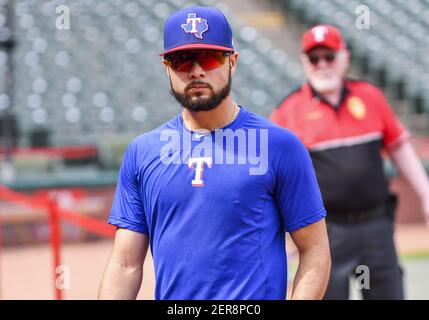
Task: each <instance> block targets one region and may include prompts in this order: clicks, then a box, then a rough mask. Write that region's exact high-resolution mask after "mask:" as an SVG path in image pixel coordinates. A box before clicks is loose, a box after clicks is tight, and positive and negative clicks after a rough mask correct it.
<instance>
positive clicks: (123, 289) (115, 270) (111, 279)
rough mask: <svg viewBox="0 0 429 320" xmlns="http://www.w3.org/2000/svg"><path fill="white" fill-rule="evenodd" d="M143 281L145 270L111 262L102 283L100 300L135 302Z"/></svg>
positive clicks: (99, 293) (99, 294)
mask: <svg viewBox="0 0 429 320" xmlns="http://www.w3.org/2000/svg"><path fill="white" fill-rule="evenodd" d="M142 279H143V268H134V267H125V266H122V265H121V264H118V263H115V262H110V263H109V264H108V266H107V268H106V271H105V272H104V275H103V279H102V281H101V285H100V290H99V292H98V299H100V300H135V299H136V298H137V294H138V292H139V290H140V286H141V283H142Z"/></svg>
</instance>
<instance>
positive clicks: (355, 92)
mask: <svg viewBox="0 0 429 320" xmlns="http://www.w3.org/2000/svg"><path fill="white" fill-rule="evenodd" d="M302 47H303V48H302V49H303V50H302V56H301V59H302V64H303V67H304V70H305V73H306V76H307V78H308V82H307V83H305V84H304V85H302V86H301V87H300V88H299V89H298V90H295V91H294V92H292V93H291V94H290V95H289V96H288V97H287V98H286V99H285V100H284V101H283V103H281V104H280V105H279V107H278V108H277V109H276V110H274V111H273V113H272V115H271V120H272V121H273V122H275V123H277V124H278V125H280V126H282V127H286V128H288V129H290V130H291V131H293V132H294V133H295V134H297V135H298V137H300V138H301V140H302V141H303V142H304V144H305V145H306V147H307V148H308V150H309V152H310V155H311V158H312V161H313V165H314V167H315V169H316V174H317V178H318V181H319V185H320V188H321V191H322V195H323V198H324V203H325V207H326V209H327V212H328V215H327V222H328V233H329V238H330V247H331V255H332V270H331V277H330V282H329V285H328V290H327V292H326V296H325V298H326V299H348V297H349V277H350V276H352V275H355V276H356V275H357V274H356V273H357V272H358V271H357V270H361V269H360V268H358V269H357V267H358V266H360V265H364V266H367V267H368V268H369V271H370V273H369V275H370V278H369V288H368V287H364V289H366V290H363V291H362V294H363V298H364V299H403V297H404V293H403V284H402V271H401V268H400V266H399V264H398V258H397V254H396V250H395V245H394V240H393V222H394V221H393V220H394V219H393V211H394V207H395V203H396V198H395V196H394V195H393V194H392V193H389V190H388V183H387V181H386V178H385V176H384V171H383V160H382V157H381V150H382V149H384V150H385V151H387V153H388V154H389V155H390V157H391V158H392V160H393V161H394V163H395V164H396V167H397V168H398V169H399V172H400V173H401V175H402V176H403V177H404V178H406V179H407V180H408V181H409V182H410V184H411V186H412V187H413V189H414V190H415V191H416V193H417V195H418V196H419V199H420V200H421V206H422V210H423V213H424V214H425V217H426V220H427V221H428V223H429V182H428V178H427V175H426V173H425V171H424V169H423V166H422V165H421V163H420V161H419V159H418V157H417V156H416V154H415V152H414V150H413V148H412V147H411V145H410V143H409V133H408V132H407V131H406V130H405V129H404V127H403V126H402V124H401V123H400V122H399V120H398V119H397V118H396V116H395V114H394V113H393V111H392V110H391V108H390V106H389V103H388V102H387V100H386V98H385V97H384V95H383V93H382V92H381V91H380V90H379V89H378V88H376V87H374V86H373V85H371V84H369V83H367V82H364V81H355V80H348V79H346V78H345V76H346V73H347V70H348V68H349V65H350V51H349V50H348V49H347V46H346V44H345V42H344V40H343V38H342V35H341V33H340V31H339V30H338V29H337V28H335V27H333V26H329V25H318V26H315V27H313V28H311V29H310V30H308V31H307V32H306V33H305V34H304V36H303V39H302Z"/></svg>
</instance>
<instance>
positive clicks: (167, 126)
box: [128, 118, 176, 153]
mask: <svg viewBox="0 0 429 320" xmlns="http://www.w3.org/2000/svg"><path fill="white" fill-rule="evenodd" d="M175 119H176V118H173V119H171V120H169V121H167V122H165V123H163V124H162V125H160V126H159V127H157V128H155V129H153V130H150V131H147V132H145V133H142V134H140V135H139V136H137V137H135V138H134V139H132V140H131V142H130V143H129V145H128V148H131V149H133V150H135V151H141V152H144V153H147V152H148V151H150V150H155V151H156V150H158V149H159V148H160V147H162V145H161V135H162V133H163V132H165V131H166V130H175V127H174V121H175Z"/></svg>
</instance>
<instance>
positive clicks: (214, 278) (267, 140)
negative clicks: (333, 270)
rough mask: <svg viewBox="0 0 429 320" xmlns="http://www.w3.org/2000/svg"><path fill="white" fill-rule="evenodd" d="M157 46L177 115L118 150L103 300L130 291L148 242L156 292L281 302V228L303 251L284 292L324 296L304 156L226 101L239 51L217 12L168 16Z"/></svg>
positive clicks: (319, 240) (318, 225)
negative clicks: (120, 157)
mask: <svg viewBox="0 0 429 320" xmlns="http://www.w3.org/2000/svg"><path fill="white" fill-rule="evenodd" d="M164 47H165V52H164V53H162V54H161V55H162V56H163V63H164V65H165V66H166V70H167V73H168V76H169V78H170V82H171V90H172V94H173V96H174V97H175V98H176V100H177V101H178V102H179V103H180V104H181V105H182V106H183V112H182V113H180V114H179V115H177V116H176V117H175V118H174V119H172V120H170V121H169V122H167V123H165V124H164V125H162V126H161V127H159V128H157V129H155V130H153V131H151V132H148V133H145V134H143V135H141V136H139V137H137V138H136V139H134V140H133V141H132V142H131V143H130V144H129V146H128V148H127V150H126V152H125V156H124V159H123V162H122V166H121V169H120V173H119V180H118V184H117V189H116V194H115V198H114V201H113V205H112V210H111V215H110V218H109V223H110V224H112V225H115V226H117V228H118V230H117V232H116V236H115V243H114V247H113V252H112V256H111V258H110V261H109V263H108V265H107V268H106V271H105V274H104V277H103V280H102V283H101V286H100V291H99V298H100V299H135V298H136V296H137V294H138V291H139V289H140V285H141V281H142V267H143V264H144V260H145V256H146V253H147V248H148V247H149V245H150V248H151V253H152V255H153V261H154V266H155V277H156V289H155V298H156V299H180V300H181V299H285V297H286V287H287V261H286V252H285V232H289V233H290V235H291V237H292V239H293V241H294V242H295V244H296V246H297V248H298V252H299V258H300V261H299V267H298V271H297V274H296V276H295V281H294V286H293V291H292V295H291V296H292V298H293V299H320V298H322V297H323V295H324V292H325V289H326V285H327V281H328V277H329V271H330V255H329V245H328V238H327V233H326V226H325V221H324V217H325V215H326V212H325V209H324V207H323V202H322V198H321V195H320V191H319V187H318V185H317V180H316V177H315V174H314V169H313V166H312V163H311V160H310V157H309V154H308V152H307V151H306V148H305V147H304V146H303V144H302V143H301V142H300V140H299V139H298V138H297V137H296V136H295V135H294V134H292V133H291V132H290V131H288V130H286V129H283V128H280V127H278V126H276V125H274V124H273V123H271V122H270V121H269V120H267V119H265V118H263V117H261V116H258V115H256V114H255V113H253V112H251V111H249V110H248V109H246V108H245V107H243V106H238V105H237V104H236V103H235V102H233V101H232V98H231V96H230V89H231V77H232V74H233V73H234V72H235V69H236V63H237V60H238V53H237V52H236V51H234V48H233V45H232V32H231V28H230V26H229V23H228V21H227V20H226V18H225V16H224V15H223V14H222V13H221V12H220V11H219V10H218V9H216V8H207V7H192V8H186V9H184V10H181V11H179V12H177V13H175V14H173V15H172V16H170V17H169V18H168V19H167V21H166V24H165V31H164Z"/></svg>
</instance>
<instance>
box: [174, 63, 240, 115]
mask: <svg viewBox="0 0 429 320" xmlns="http://www.w3.org/2000/svg"><path fill="white" fill-rule="evenodd" d="M231 82H232V81H231V68H230V69H229V76H228V83H227V84H226V86H225V87H223V88H222V89H221V90H220V91H219V92H214V90H213V88H212V86H211V85H209V84H208V83H205V82H202V81H198V80H195V81H192V82H191V83H190V84H189V85H187V86H186V88H185V90H184V92H187V91H188V89H189V88H190V87H192V86H194V85H197V84H200V85H206V86H207V87H208V88H209V89H210V90H211V91H212V94H211V96H210V97H209V98H208V99H206V100H201V101H197V102H192V100H191V98H190V97H189V96H188V95H187V94H186V93H180V92H177V91H174V89H173V84H172V83H171V79H170V85H171V94H172V96H173V97H174V98H176V100H177V102H178V103H180V104H181V105H182V106H183V107H184V108H186V109H188V110H189V111H194V112H197V111H209V110H213V109H215V108H217V107H218V106H219V105H220V104H221V103H222V101H223V100H225V98H226V97H228V96H229V93H230V91H231Z"/></svg>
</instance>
